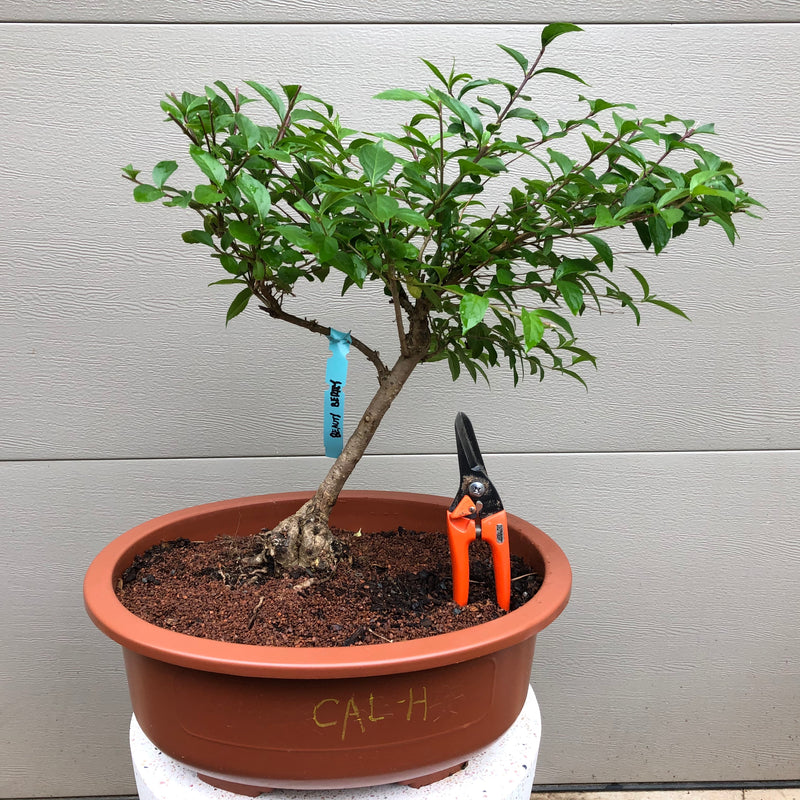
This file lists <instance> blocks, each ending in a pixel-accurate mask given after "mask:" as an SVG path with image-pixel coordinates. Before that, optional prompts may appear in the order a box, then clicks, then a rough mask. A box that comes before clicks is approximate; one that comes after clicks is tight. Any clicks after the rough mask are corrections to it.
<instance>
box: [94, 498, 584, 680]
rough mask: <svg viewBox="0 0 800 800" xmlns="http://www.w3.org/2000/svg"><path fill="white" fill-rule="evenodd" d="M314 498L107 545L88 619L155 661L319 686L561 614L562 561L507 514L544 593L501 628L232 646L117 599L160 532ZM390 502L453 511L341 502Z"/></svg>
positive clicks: (159, 524) (476, 652) (431, 658)
mask: <svg viewBox="0 0 800 800" xmlns="http://www.w3.org/2000/svg"><path fill="white" fill-rule="evenodd" d="M311 496H312V493H311V492H289V493H281V494H267V495H255V496H252V497H243V498H236V499H232V500H220V501H216V502H213V503H204V504H202V505H197V506H192V507H189V508H184V509H181V510H179V511H172V512H170V513H168V514H164V515H162V516H159V517H155V518H154V519H151V520H149V521H147V522H144V523H142V524H140V525H137V526H136V527H134V528H131V529H130V530H129V531H127V532H126V533H123V534H122V535H121V536H118V537H117V538H116V539H114V540H113V541H112V542H110V543H109V544H108V545H106V547H104V548H103V549H102V550H101V551H100V553H99V554H98V555H97V556H96V557H95V559H94V560H93V561H92V563H91V565H90V566H89V569H88V571H87V572H86V577H85V579H84V584H83V594H84V603H85V606H86V610H87V612H88V614H89V617H90V618H91V619H92V621H93V622H94V624H95V625H96V626H97V627H98V628H99V629H100V630H101V631H103V633H105V634H106V635H107V636H108V637H110V638H111V639H113V640H114V641H116V642H117V643H119V644H121V645H122V646H123V647H125V648H128V649H130V650H133V651H134V652H137V653H139V654H140V655H143V656H148V657H150V658H154V659H157V660H160V661H166V662H168V663H171V664H177V665H179V666H183V667H188V668H192V669H199V670H203V671H207V672H220V673H224V674H228V675H240V676H249V677H265V678H312V679H315V678H344V677H358V676H367V675H386V674H391V673H396V672H398V671H405V672H414V671H418V670H423V669H432V668H435V667H441V666H445V665H447V664H452V663H454V662H460V661H466V660H468V659H473V658H478V657H480V656H484V655H487V654H489V653H492V652H496V651H497V650H501V649H504V648H506V647H511V646H513V645H515V644H517V643H519V642H520V641H522V640H524V639H527V638H529V637H531V636H535V635H536V633H538V632H539V631H540V630H542V629H543V628H545V627H546V626H547V625H549V624H550V623H551V622H552V621H553V620H554V619H555V618H556V617H557V616H558V615H559V614H560V613H561V612H562V611H563V610H564V607H565V606H566V605H567V601H568V600H569V595H570V589H571V585H572V573H571V570H570V566H569V562H568V561H567V557H566V556H565V555H564V553H563V551H562V550H561V548H560V547H559V546H558V545H557V544H556V543H555V542H554V541H553V540H552V539H551V538H550V537H549V536H547V534H545V533H543V532H542V531H540V530H539V529H538V528H537V527H535V526H534V525H531V524H530V523H529V522H526V521H525V520H523V519H521V518H520V517H516V516H514V515H512V514H509V515H508V522H509V527H510V528H511V530H512V531H516V532H517V533H518V534H521V535H523V536H525V538H526V539H528V540H531V541H533V543H534V545H535V547H536V549H537V550H538V552H539V554H540V556H541V558H542V561H543V563H544V571H545V575H544V580H543V583H542V586H541V588H540V589H539V591H538V592H537V593H536V595H534V597H533V598H532V599H531V600H529V601H528V602H527V603H526V604H525V605H524V606H521V607H520V608H518V609H516V610H515V611H512V612H510V613H508V614H505V615H504V616H502V617H500V618H499V619H495V620H492V621H490V622H485V623H482V624H480V625H476V626H473V627H471V628H467V629H464V630H460V631H454V632H451V633H444V634H439V635H437V636H429V637H426V638H422V639H413V640H409V641H403V642H387V643H381V644H369V645H360V646H358V647H273V646H264V645H250V644H233V643H230V642H220V641H216V640H213V639H202V638H199V637H195V636H189V635H188V634H184V633H177V632H176V631H170V630H167V629H165V628H160V627H158V626H157V625H153V624H152V623H150V622H146V621H145V620H143V619H141V618H140V617H137V616H136V615H135V614H133V613H131V612H130V611H128V609H127V608H125V606H123V605H122V603H121V602H120V601H119V599H118V598H117V596H116V593H115V591H114V580H115V575H116V576H118V575H119V574H121V572H122V571H123V569H124V568H126V567H127V566H129V565H130V563H131V562H132V560H133V556H135V555H138V554H139V553H141V552H142V551H143V550H142V548H139V549H137V544H138V543H140V542H141V541H142V540H143V539H144V538H146V537H148V536H151V535H152V534H153V533H154V532H155V531H157V530H159V529H160V528H163V527H165V526H166V525H171V524H174V523H177V522H185V521H186V520H189V519H191V518H193V517H196V516H200V515H205V514H217V513H219V512H226V511H230V510H232V509H234V508H244V507H247V506H252V505H259V504H264V503H275V502H289V503H297V506H298V507H299V506H300V505H302V503H303V502H305V501H306V500H307V499H308V498H309V497H311ZM390 498H391V499H392V500H393V501H397V500H402V501H403V502H404V503H408V504H413V503H415V502H417V503H422V504H436V505H438V506H440V507H441V508H442V510H443V513H444V509H446V508H447V507H448V505H449V504H450V499H449V498H446V497H440V496H437V495H426V494H412V493H405V492H378V491H358V490H350V491H343V492H342V493H341V495H340V500H342V501H350V502H358V501H359V500H362V501H363V500H375V501H378V502H380V501H382V500H383V501H385V500H387V499H390Z"/></svg>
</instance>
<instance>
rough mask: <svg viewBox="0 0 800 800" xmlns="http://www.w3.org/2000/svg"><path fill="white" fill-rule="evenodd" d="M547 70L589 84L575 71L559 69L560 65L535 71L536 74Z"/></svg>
mask: <svg viewBox="0 0 800 800" xmlns="http://www.w3.org/2000/svg"><path fill="white" fill-rule="evenodd" d="M545 72H550V73H552V74H553V75H561V76H562V77H564V78H569V79H570V80H573V81H577V82H578V83H582V84H583V85H584V86H588V85H589V84H588V83H586V81H585V80H584V79H583V78H581V77H580V75H576V74H575V73H574V72H570V71H569V70H566V69H559V68H558V67H544V68H543V69H537V70H536V72H534V73H533V74H534V75H541V74H543V73H545Z"/></svg>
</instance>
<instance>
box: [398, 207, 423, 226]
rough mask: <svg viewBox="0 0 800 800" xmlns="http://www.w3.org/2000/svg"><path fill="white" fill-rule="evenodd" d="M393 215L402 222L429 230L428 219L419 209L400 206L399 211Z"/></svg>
mask: <svg viewBox="0 0 800 800" xmlns="http://www.w3.org/2000/svg"><path fill="white" fill-rule="evenodd" d="M393 217H394V219H399V220H400V221H401V222H406V223H408V224H409V225H415V226H416V227H418V228H422V229H423V230H428V228H430V223H429V222H428V220H427V219H426V218H425V217H423V216H422V214H420V213H419V212H418V211H413V210H412V209H410V208H398V209H397V211H395V212H394V215H393Z"/></svg>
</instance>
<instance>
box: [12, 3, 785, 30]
mask: <svg viewBox="0 0 800 800" xmlns="http://www.w3.org/2000/svg"><path fill="white" fill-rule="evenodd" d="M799 17H800V15H798V11H797V6H796V4H795V3H793V2H792V1H791V0H763V1H762V2H761V3H759V4H758V5H754V4H752V3H747V2H744V0H712V1H711V2H706V3H693V2H690V0H671V1H670V2H669V3H663V4H658V5H655V4H653V3H651V2H648V1H647V0H626V2H624V3H618V4H615V5H610V6H604V7H600V6H598V5H597V3H593V2H590V0H561V1H560V2H555V0H540V2H537V3H536V4H531V3H528V2H525V0H507V2H505V3H503V5H502V7H501V6H499V5H493V4H486V3H481V2H478V0H426V2H417V1H416V0H395V2H389V0H371V2H341V0H339V1H338V2H331V0H323V2H319V3H304V2H302V0H215V2H204V3H202V4H198V3H194V2H192V0H172V2H170V3H169V4H166V5H165V4H164V3H158V2H155V0H142V2H138V3H135V2H132V0H112V2H108V1H107V2H102V3H91V2H87V0H74V1H72V2H70V3H52V2H46V1H45V0H35V2H24V0H1V1H0V20H4V21H26V22H27V21H33V22H114V21H124V22H161V23H183V22H188V23H192V22H202V23H209V22H215V23H237V22H250V23H270V22H273V23H274V22H313V23H317V24H323V23H343V22H349V23H357V22H369V23H387V22H422V23H425V22H447V23H454V24H455V23H464V22H470V23H476V22H479V23H508V22H516V23H547V22H552V21H554V20H556V21H557V20H564V19H568V20H571V21H572V20H574V21H576V22H592V23H600V22H606V23H608V22H615V23H637V22H638V23H641V22H673V23H674V22H778V21H784V22H785V21H797V20H798V18H799Z"/></svg>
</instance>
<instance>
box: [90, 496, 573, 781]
mask: <svg viewBox="0 0 800 800" xmlns="http://www.w3.org/2000/svg"><path fill="white" fill-rule="evenodd" d="M309 496H310V495H309V494H308V493H299V492H298V493H290V494H275V495H263V496H258V497H245V498H241V499H237V500H226V501H222V502H217V503H210V504H207V505H202V506H195V507H194V508H188V509H184V510H182V511H176V512H173V513H171V514H166V515H165V516H162V517H158V518H157V519H154V520H151V521H150V522H146V523H144V524H143V525H139V526H137V527H135V528H133V529H132V530H130V531H128V532H127V533H125V534H123V535H122V536H120V537H119V538H117V539H116V540H114V541H113V542H111V544H109V545H108V546H107V547H106V548H104V549H103V550H102V551H101V553H100V554H99V555H98V556H97V558H95V560H94V561H93V562H92V564H91V566H90V567H89V570H88V572H87V574H86V579H85V582H84V600H85V603H86V608H87V611H88V613H89V616H90V617H91V618H92V620H93V622H94V623H95V624H96V625H97V627H98V628H100V630H102V631H103V632H104V633H105V634H107V635H108V636H109V637H111V638H112V639H113V640H115V641H116V642H118V643H119V644H121V645H122V647H123V652H124V656H125V667H126V670H127V675H128V685H129V689H130V695H131V701H132V704H133V711H134V713H135V715H136V719H137V720H138V722H139V724H140V725H141V727H142V729H143V731H144V733H145V734H146V736H147V737H148V738H149V739H150V741H152V742H153V743H154V744H155V745H156V746H157V747H158V748H159V749H161V750H162V751H163V752H164V753H166V754H167V755H169V756H171V757H172V758H174V759H176V760H177V761H180V762H181V763H183V764H185V765H186V766H188V767H191V768H193V769H195V770H197V771H198V773H199V774H201V775H202V776H203V777H204V779H206V780H209V782H212V783H214V782H216V784H217V785H219V784H220V781H221V782H222V785H225V786H228V787H229V788H231V787H235V786H236V785H238V790H239V791H245V790H246V789H247V788H248V787H249V788H251V789H252V790H253V791H256V790H259V789H263V788H267V787H269V788H306V789H316V788H345V787H357V786H369V785H377V784H382V783H391V782H401V781H413V780H414V779H420V778H421V776H433V775H434V774H436V773H446V771H448V770H452V769H453V768H455V767H457V765H460V764H461V763H463V762H464V761H466V760H468V759H469V757H470V756H471V755H472V754H474V753H477V752H479V751H480V750H482V749H484V748H486V747H487V746H488V745H489V744H491V743H492V742H493V741H494V740H495V739H497V738H498V737H499V736H501V735H502V734H503V733H504V732H505V731H506V730H507V729H508V728H509V727H510V726H511V725H512V723H513V722H514V720H515V719H516V717H517V715H518V714H519V712H520V710H521V709H522V706H523V704H524V702H525V698H526V694H527V690H528V683H529V676H530V671H531V661H532V659H533V650H534V642H535V639H536V634H537V633H538V632H539V631H541V630H542V629H543V628H544V627H546V626H547V625H549V624H550V623H551V622H552V621H553V620H554V619H555V618H556V617H557V616H558V615H559V614H560V612H561V611H562V610H563V609H564V607H565V606H566V604H567V600H568V599H569V593H570V587H571V572H570V567H569V563H568V562H567V559H566V556H565V555H564V553H563V552H562V551H561V549H560V548H559V547H558V545H556V544H555V542H553V540H552V539H550V538H549V537H548V536H546V535H545V534H544V533H542V532H541V531H540V530H539V529H538V528H536V527H534V526H533V525H531V524H529V523H527V522H525V521H523V520H521V519H519V518H518V517H514V516H512V515H509V517H508V522H509V529H510V530H509V540H510V543H511V550H512V552H513V553H516V554H518V555H520V556H522V557H523V559H524V560H525V561H526V563H528V564H529V565H530V566H531V567H532V568H533V569H535V570H537V571H539V572H540V573H542V574H543V576H544V581H543V584H542V587H541V589H540V590H539V592H538V593H537V594H536V595H535V597H534V598H533V599H532V600H530V601H529V602H528V603H527V604H526V605H524V606H522V607H521V608H519V609H517V610H516V611H512V612H511V613H509V614H506V615H504V616H503V617H501V618H500V619H497V620H493V621H491V622H487V623H484V624H482V625H477V626H475V627H473V628H470V629H467V630H463V631H458V632H455V633H448V634H444V635H440V636H432V637H428V638H425V639H417V640H414V641H407V642H393V643H386V644H376V645H363V646H357V647H322V648H301V647H298V648H289V647H257V646H253V645H243V644H227V643H224V642H217V641H213V640H210V639H200V638H196V637H193V636H187V635H185V634H181V633H175V632H174V631H169V630H165V629H163V628H159V627H157V626H155V625H151V624H150V623H148V622H145V621H144V620H142V619H140V618H139V617H136V616H134V615H133V614H131V613H130V612H129V611H128V610H127V609H125V608H124V606H123V605H122V604H121V603H120V602H119V600H118V599H117V597H116V595H115V593H114V586H115V584H116V582H117V580H118V579H119V578H120V576H121V575H122V573H123V572H124V571H125V569H126V568H127V567H128V566H130V564H131V562H132V561H133V558H134V556H136V555H138V554H140V553H142V552H144V551H145V550H147V549H148V548H149V547H151V546H152V545H154V544H158V543H160V542H162V541H165V540H170V539H177V538H179V537H186V538H188V539H192V540H196V541H197V540H209V539H213V538H215V537H217V536H220V535H226V536H242V535H246V534H250V533H255V532H257V531H259V530H260V529H261V528H263V527H268V526H270V525H272V524H275V523H276V522H278V521H280V520H281V519H283V518H284V517H285V516H287V515H289V514H290V513H292V512H293V511H295V510H296V509H297V508H299V506H300V505H301V504H302V503H303V502H304V501H305V500H306V499H308V497H309ZM448 505H449V500H448V499H447V498H443V497H434V496H431V495H415V494H404V493H397V492H354V491H351V492H343V493H342V495H341V497H340V499H339V501H338V503H337V505H336V508H335V511H334V514H333V517H332V520H331V521H332V524H334V525H336V526H338V527H341V528H345V529H350V530H358V529H359V528H360V529H361V530H362V531H364V532H365V533H370V532H374V531H383V530H392V529H396V528H398V527H400V526H402V527H404V528H408V529H410V530H426V531H444V530H445V509H446V508H447V506H448ZM443 535H444V533H443ZM423 780H424V778H423Z"/></svg>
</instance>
